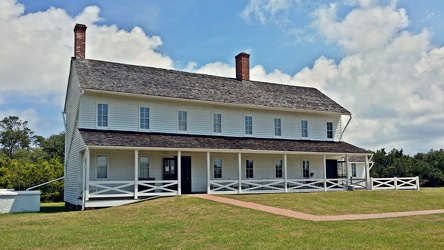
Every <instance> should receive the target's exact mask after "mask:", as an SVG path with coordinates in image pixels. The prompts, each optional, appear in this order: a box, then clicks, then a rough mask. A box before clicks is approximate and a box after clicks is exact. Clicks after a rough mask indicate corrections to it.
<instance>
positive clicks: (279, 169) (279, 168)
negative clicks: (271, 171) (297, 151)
mask: <svg viewBox="0 0 444 250" xmlns="http://www.w3.org/2000/svg"><path fill="white" fill-rule="evenodd" d="M274 166H275V168H276V178H282V160H276V161H275V163H274Z"/></svg>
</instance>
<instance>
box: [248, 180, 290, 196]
mask: <svg viewBox="0 0 444 250" xmlns="http://www.w3.org/2000/svg"><path fill="white" fill-rule="evenodd" d="M284 187H285V182H284V179H264V180H242V181H241V189H242V191H241V192H242V193H279V192H284V190H285V189H284Z"/></svg>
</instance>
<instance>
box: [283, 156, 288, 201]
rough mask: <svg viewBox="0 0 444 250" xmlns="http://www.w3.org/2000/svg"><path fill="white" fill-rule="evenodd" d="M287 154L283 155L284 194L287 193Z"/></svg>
mask: <svg viewBox="0 0 444 250" xmlns="http://www.w3.org/2000/svg"><path fill="white" fill-rule="evenodd" d="M287 179H288V177H287V154H284V192H285V193H286V192H288V188H287Z"/></svg>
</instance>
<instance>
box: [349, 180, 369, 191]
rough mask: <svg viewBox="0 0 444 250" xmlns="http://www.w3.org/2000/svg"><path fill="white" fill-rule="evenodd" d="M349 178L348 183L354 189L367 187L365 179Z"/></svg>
mask: <svg viewBox="0 0 444 250" xmlns="http://www.w3.org/2000/svg"><path fill="white" fill-rule="evenodd" d="M350 180H351V181H350V185H352V186H354V187H355V188H356V189H367V183H366V181H365V179H361V178H351V179H350Z"/></svg>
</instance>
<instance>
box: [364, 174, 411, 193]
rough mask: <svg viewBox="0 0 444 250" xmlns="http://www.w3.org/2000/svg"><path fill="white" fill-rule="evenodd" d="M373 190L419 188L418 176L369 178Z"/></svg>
mask: <svg viewBox="0 0 444 250" xmlns="http://www.w3.org/2000/svg"><path fill="white" fill-rule="evenodd" d="M371 181H372V189H373V190H383V189H395V190H397V189H419V186H418V182H419V181H418V177H402V178H397V177H394V178H371Z"/></svg>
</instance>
